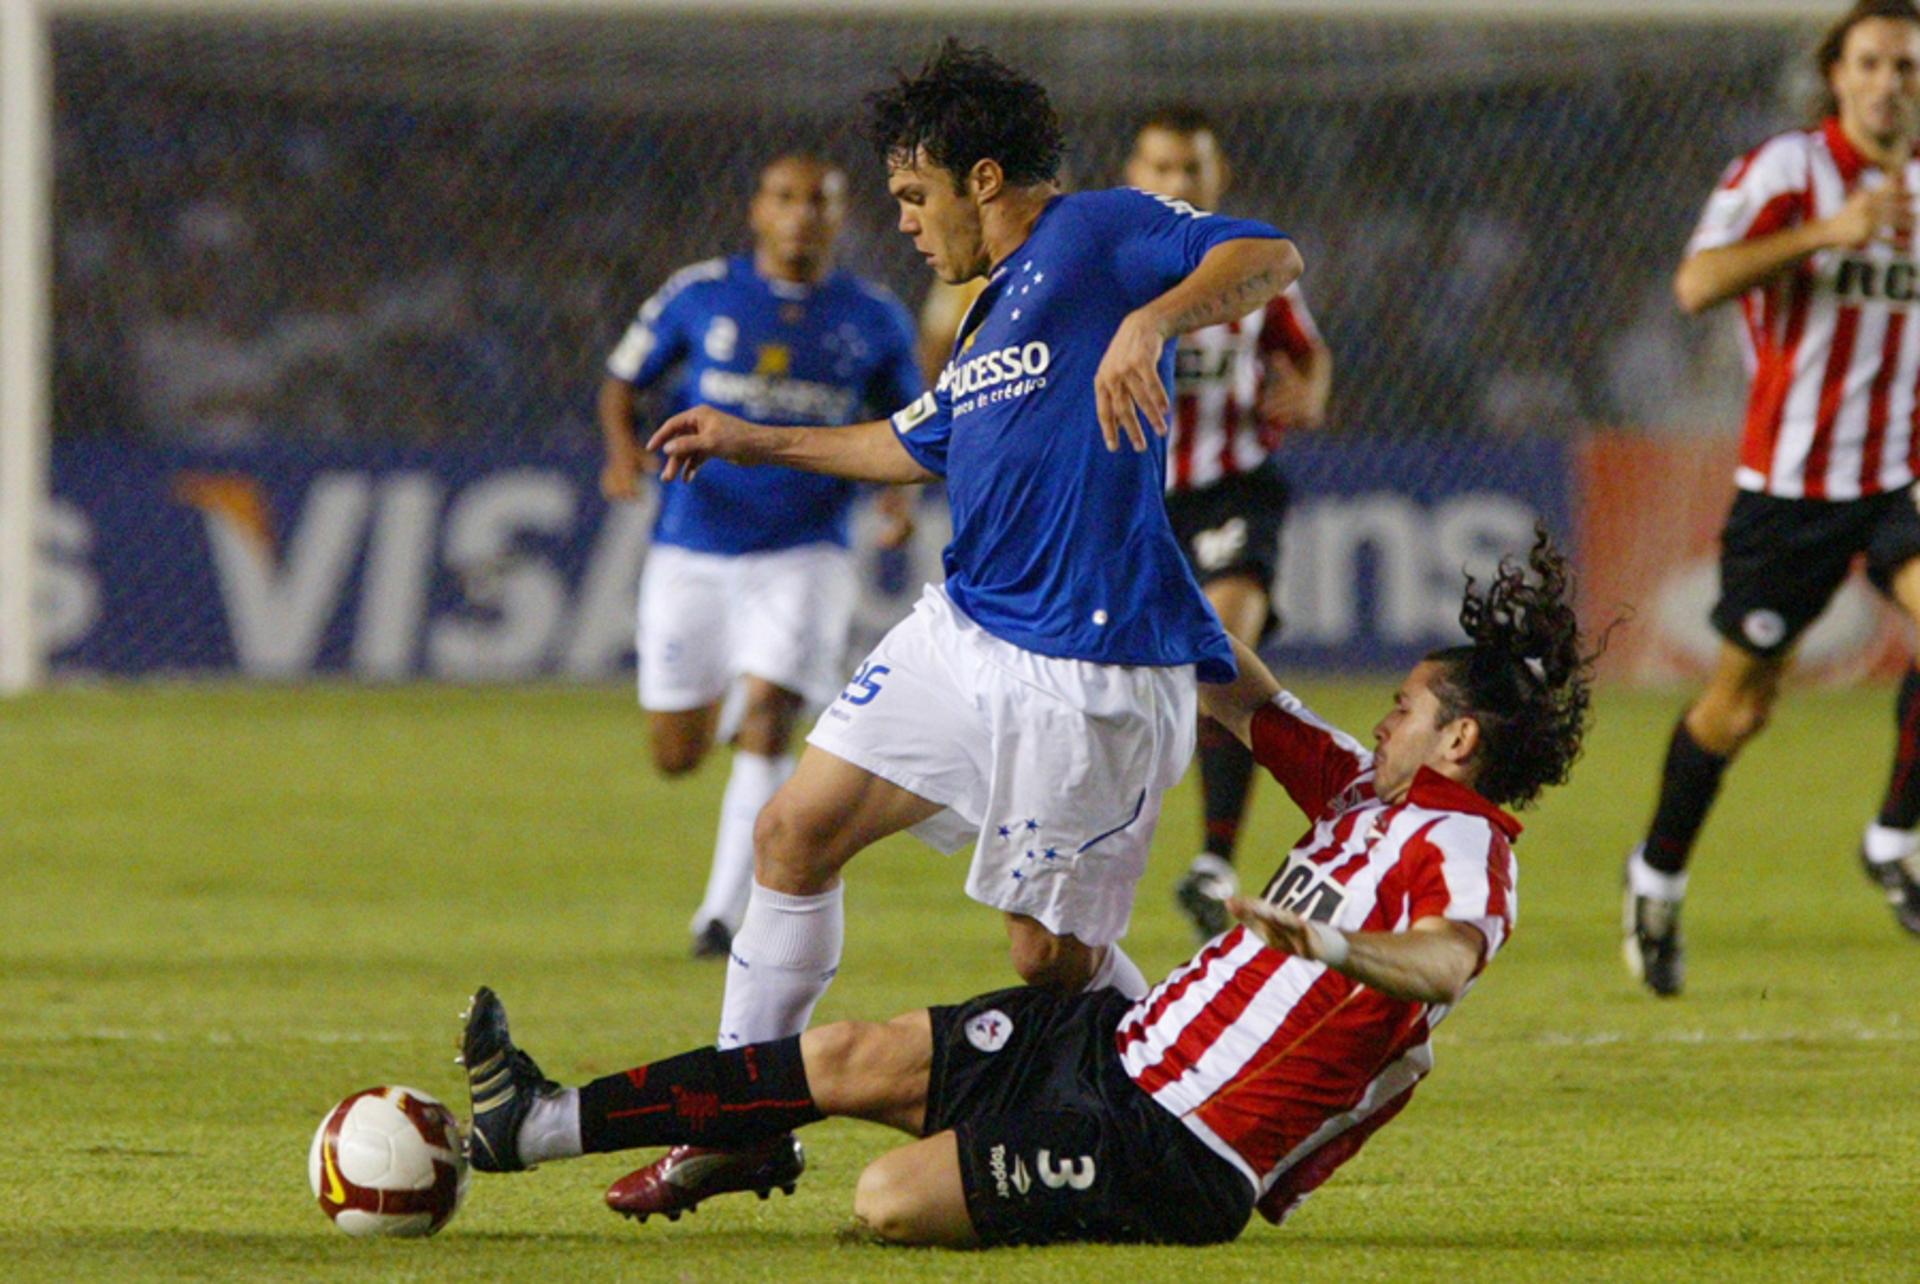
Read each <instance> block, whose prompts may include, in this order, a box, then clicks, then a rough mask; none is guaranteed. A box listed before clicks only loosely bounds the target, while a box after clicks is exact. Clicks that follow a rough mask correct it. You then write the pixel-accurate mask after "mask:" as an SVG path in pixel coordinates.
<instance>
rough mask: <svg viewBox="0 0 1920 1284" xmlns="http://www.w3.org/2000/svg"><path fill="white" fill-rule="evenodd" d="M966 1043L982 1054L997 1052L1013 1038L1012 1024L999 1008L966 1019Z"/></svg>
mask: <svg viewBox="0 0 1920 1284" xmlns="http://www.w3.org/2000/svg"><path fill="white" fill-rule="evenodd" d="M965 1029H966V1032H967V1042H968V1043H971V1044H972V1045H973V1046H974V1047H976V1048H978V1049H980V1051H982V1052H998V1051H1000V1049H1002V1048H1004V1047H1006V1046H1007V1040H1008V1039H1010V1038H1012V1037H1013V1022H1012V1021H1011V1020H1010V1019H1008V1017H1007V1014H1006V1013H1004V1012H1002V1011H1001V1010H1000V1009H999V1008H989V1009H988V1010H987V1011H985V1012H981V1013H978V1014H976V1015H974V1016H970V1017H968V1018H967V1024H966V1026H965Z"/></svg>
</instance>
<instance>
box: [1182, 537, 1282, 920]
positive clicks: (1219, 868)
mask: <svg viewBox="0 0 1920 1284" xmlns="http://www.w3.org/2000/svg"><path fill="white" fill-rule="evenodd" d="M1206 594H1207V601H1208V602H1209V603H1211V604H1212V606H1213V609H1214V613H1215V614H1216V615H1218V616H1219V617H1220V623H1221V624H1223V625H1225V626H1226V630H1227V632H1228V633H1230V634H1232V635H1233V636H1234V637H1235V638H1237V639H1239V640H1240V641H1241V642H1244V643H1246V644H1247V645H1248V646H1249V647H1253V646H1257V645H1258V644H1259V641H1260V637H1261V635H1262V634H1263V633H1264V632H1265V631H1266V627H1267V612H1268V610H1269V608H1270V605H1271V603H1270V602H1269V600H1268V597H1267V588H1266V585H1264V584H1262V583H1261V582H1260V580H1259V578H1258V577H1256V576H1253V575H1238V574H1236V575H1225V576H1222V577H1220V578H1218V579H1214V580H1209V581H1208V582H1207V584H1206ZM1198 756H1199V759H1200V797H1201V803H1202V818H1203V824H1204V826H1205V828H1204V830H1203V832H1202V834H1201V849H1200V854H1199V855H1198V856H1196V857H1194V859H1193V863H1192V864H1191V865H1190V866H1188V868H1187V872H1186V873H1185V874H1184V875H1183V876H1182V877H1181V879H1180V881H1179V882H1178V883H1176V884H1174V888H1173V898H1174V903H1175V904H1177V905H1178V906H1179V907H1180V911H1181V913H1183V914H1185V915H1186V916H1187V918H1188V919H1189V920H1191V921H1192V923H1193V927H1194V931H1195V933H1196V934H1197V935H1198V936H1199V937H1200V939H1201V940H1209V939H1211V938H1213V937H1215V936H1218V935H1219V934H1220V933H1222V932H1224V931H1226V930H1227V928H1229V927H1231V926H1232V925H1233V923H1232V919H1231V918H1230V917H1229V916H1228V914H1227V910H1226V903H1227V898H1228V897H1230V896H1233V895H1234V894H1235V893H1237V892H1238V891H1239V890H1240V879H1239V875H1238V874H1237V873H1236V872H1235V871H1234V867H1233V856H1234V849H1235V847H1236V845H1237V844H1238V842H1239V839H1240V825H1241V822H1242V821H1243V819H1244V818H1245V816H1246V810H1247V796H1248V794H1249V793H1250V792H1251V790H1252V787H1253V752H1252V750H1250V749H1248V748H1247V747H1246V746H1245V745H1243V744H1241V743H1240V741H1239V740H1238V739H1237V738H1236V737H1234V736H1233V735H1231V734H1229V733H1228V732H1227V730H1226V729H1225V728H1224V727H1222V726H1221V725H1220V724H1219V723H1217V722H1215V721H1213V720H1212V719H1211V718H1206V717H1202V718H1201V719H1200V729H1199V737H1198Z"/></svg>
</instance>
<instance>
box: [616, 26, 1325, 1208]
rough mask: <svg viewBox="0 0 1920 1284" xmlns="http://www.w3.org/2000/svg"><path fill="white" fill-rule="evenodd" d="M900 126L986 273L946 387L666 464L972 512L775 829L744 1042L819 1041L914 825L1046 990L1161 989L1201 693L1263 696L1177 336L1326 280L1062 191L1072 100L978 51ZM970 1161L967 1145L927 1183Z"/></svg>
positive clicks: (776, 1152) (779, 1146) (665, 443)
mask: <svg viewBox="0 0 1920 1284" xmlns="http://www.w3.org/2000/svg"><path fill="white" fill-rule="evenodd" d="M872 107H873V113H874V118H875V119H874V125H875V129H874V132H875V136H876V141H877V142H878V144H879V146H880V149H881V152H882V154H883V155H884V157H885V158H886V162H887V166H888V187H889V189H890V191H891V193H892V195H893V196H894V198H895V200H896V202H897V203H898V206H899V212H900V223H899V225H900V230H901V231H902V232H905V233H907V234H908V235H910V236H911V237H912V238H913V242H914V247H915V248H916V249H917V250H919V251H920V253H921V254H922V255H923V256H924V257H925V258H926V259H927V260H928V262H929V263H930V265H931V266H932V268H933V270H934V272H935V273H936V274H937V275H939V276H940V277H941V278H942V279H944V280H946V281H949V282H960V281H965V280H968V279H970V278H974V277H981V276H984V277H986V279H987V285H986V288H985V290H984V291H983V292H982V293H981V295H980V297H979V299H977V300H976V301H975V303H974V305H973V307H972V309H971V310H970V312H969V313H968V316H967V319H966V321H965V323H964V324H963V325H962V327H961V331H960V337H959V339H958V341H957V343H956V344H955V348H954V352H953V355H952V358H951V360H950V361H949V362H948V364H947V366H946V369H945V370H944V371H943V373H942V374H941V376H940V380H939V386H938V388H937V389H936V391H934V392H932V393H930V394H927V395H925V396H922V397H920V398H919V399H917V400H915V401H913V402H912V403H911V404H909V405H907V406H906V407H905V408H904V409H902V410H900V411H899V412H898V413H896V414H895V415H893V416H892V418H891V419H890V420H889V419H880V420H875V421H870V422H866V423H860V424H856V425H854V426H851V427H844V428H821V429H801V430H795V429H790V428H778V429H776V428H766V427H759V426H755V425H753V424H749V423H747V422H745V421H743V420H742V419H740V418H738V417H736V416H733V415H729V414H726V413H724V412H722V411H720V410H718V409H714V408H709V407H701V408H696V409H694V410H690V411H687V412H685V413H683V414H680V415H677V416H675V417H674V418H673V419H671V420H669V421H668V422H667V423H665V424H663V425H662V426H661V428H660V429H659V431H658V432H656V433H655V434H654V437H653V439H652V441H651V443H650V445H651V446H653V447H654V448H655V449H658V450H661V451H662V452H663V453H664V454H665V456H666V464H665V467H664V469H663V476H665V477H666V478H667V479H668V480H669V481H672V480H674V479H679V480H681V481H685V480H687V479H690V478H691V479H694V480H695V482H696V484H697V481H698V479H699V478H701V477H704V476H706V475H707V472H708V470H709V469H713V468H718V467H722V466H723V465H724V464H725V463H727V462H729V461H730V462H731V463H734V464H781V465H785V466H787V467H792V468H799V469H803V470H806V471H809V472H818V473H823V474H827V475H830V476H836V477H847V478H857V479H861V480H866V481H875V482H890V483H896V484H903V483H914V482H924V481H927V480H930V479H932V478H937V477H944V478H945V479H946V482H947V488H948V494H949V497H950V499H951V502H952V506H953V517H954V537H953V543H952V545H951V546H950V547H949V548H948V550H947V553H946V572H947V578H946V582H945V584H944V585H943V586H929V588H928V589H927V591H926V594H925V596H924V597H923V598H922V599H921V601H920V604H919V606H918V607H917V608H916V609H915V611H914V613H913V615H912V616H910V617H909V618H908V619H907V620H905V621H903V622H902V623H901V624H900V625H898V626H897V627H896V628H895V629H894V630H893V631H892V632H891V633H889V634H888V635H887V636H886V637H885V638H884V639H883V640H882V641H881V643H880V644H879V646H878V647H877V648H876V649H875V650H874V652H873V653H872V655H871V656H869V657H868V659H867V661H866V662H865V663H864V664H862V665H861V666H860V668H859V670H858V672H857V673H856V674H855V675H854V677H853V679H852V680H851V681H850V682H849V683H848V684H847V686H846V688H845V690H844V691H842V693H841V695H840V697H839V698H838V699H837V700H836V701H835V702H834V703H833V704H832V705H831V706H830V707H829V708H828V710H827V711H826V713H825V715H824V716H823V717H822V718H821V719H820V721H819V723H818V724H817V725H816V727H815V729H814V731H813V732H812V734H811V736H810V737H809V747H808V749H807V751H806V753H805V754H804V755H803V756H802V758H801V760H800V763H799V766H798V769H797V770H796V771H795V773H794V775H793V777H792V779H790V780H789V781H788V782H787V783H786V784H785V785H784V786H782V788H781V789H780V791H779V793H777V794H776V795H775V796H774V798H773V799H772V801H771V802H769V803H768V805H767V807H766V808H765V810H763V811H762V812H761V814H760V818H759V821H758V823H757V825H756V826H755V857H756V869H755V875H756V877H755V885H754V888H753V892H752V896H751V899H750V900H749V903H748V907H747V913H746V917H745V919H744V921H743V923H742V925H741V928H740V931H739V932H738V934H737V935H736V936H735V938H734V943H733V952H732V957H731V960H730V962H729V966H728V973H727V986H726V997H725V1000H724V1003H723V1006H722V1011H721V1024H720V1040H721V1044H722V1046H723V1047H731V1046H735V1045H738V1044H742V1043H749V1042H753V1041H755V1040H763V1039H773V1038H780V1037H784V1036H788V1035H793V1034H797V1033H799V1032H800V1031H801V1030H802V1029H804V1028H805V1027H806V1023H807V1019H808V1016H809V1014H810V1013H811V1012H812V1010H813V1007H814V1004H815V1003H816V1001H817V1000H818V999H819V997H820V996H821V994H822V993H824V991H825V989H826V986H827V983H828V981H829V980H830V979H831V978H832V976H833V974H834V970H835V968H836V967H837V966H838V963H839V959H840V949H841V938H842V931H843V920H842V912H841V881H840V870H841V867H842V866H843V865H845V864H846V862H847V861H848V860H849V859H851V858H852V857H853V855H854V854H855V853H856V852H859V851H860V850H862V849H863V848H865V847H867V846H869V845H870V844H872V843H874V842H875V841H877V840H879V839H881V838H883V837H886V836H887V835H889V834H892V833H895V832H898V831H900V830H903V829H913V830H914V831H915V832H916V833H918V834H919V835H921V836H922V837H924V838H926V839H928V840H929V841H931V842H933V843H935V844H936V845H938V846H941V847H944V848H947V849H949V850H951V849H954V848H957V847H962V846H966V845H971V846H972V848H973V859H972V866H971V870H970V872H969V874H968V879H967V889H968V892H969V893H970V894H971V895H973V896H974V897H975V898H977V899H979V900H981V901H984V902H985V903H987V904H988V905H991V906H994V907H995V908H998V909H1000V910H1001V911H1003V913H1004V915H1005V919H1006V925H1007V930H1008V933H1009V936H1010V938H1011V944H1012V954H1013V961H1014V966H1015V968H1016V969H1017V970H1018V972H1019V973H1020V975H1021V976H1022V977H1023V978H1024V979H1025V980H1027V981H1028V982H1030V983H1034V984H1041V985H1048V986H1052V987H1055V988H1057V989H1062V990H1073V989H1080V988H1093V987H1099V986H1107V985H1111V986H1114V987H1116V988H1118V989H1120V990H1122V991H1124V992H1126V993H1129V994H1134V995H1138V994H1140V993H1143V992H1144V990H1145V988H1146V987H1145V982H1144V980H1143V978H1142V977H1141V975H1140V971H1139V969H1138V968H1136V967H1135V966H1134V965H1133V964H1132V962H1131V961H1130V960H1128V959H1127V958H1126V956H1125V955H1124V954H1123V953H1122V952H1121V951H1120V949H1119V946H1118V944H1117V942H1118V940H1119V938H1120V936H1121V935H1122V933H1123V932H1124V931H1125V930H1126V926H1127V918H1128V913H1129V911H1130V909H1131V907H1132V903H1133V892H1134V886H1135V883H1136V882H1137V881H1138V879H1139V877H1140V875H1141V873H1142V872H1143V870H1144V869H1145V866H1146V859H1147V850H1148V840H1149V837H1150V835H1151V833H1152V829H1153V825H1154V822H1155V820H1156V818H1157V815H1158V812H1159V807H1160V799H1161V795H1162V794H1163V792H1164V791H1165V790H1166V789H1167V788H1169V787H1170V786H1171V785H1172V784H1173V783H1174V782H1175V781H1176V780H1177V779H1178V777H1179V776H1180V774H1181V772H1182V771H1183V769H1184V768H1185V766H1186V762H1187V759H1188V758H1189V757H1190V756H1191V754H1192V750H1193V737H1194V721H1195V716H1196V715H1195V703H1196V691H1195V686H1194V683H1195V678H1196V675H1197V676H1198V678H1199V679H1201V680H1204V681H1212V682H1220V681H1226V680H1229V679H1231V678H1232V676H1233V673H1234V662H1233V653H1232V650H1231V648H1230V645H1229V643H1228V640H1227V635H1226V634H1225V632H1224V631H1223V630H1222V629H1221V627H1220V622H1219V620H1218V619H1217V617H1216V616H1215V615H1214V613H1213V611H1212V610H1211V609H1210V608H1209V607H1208V605H1207V602H1206V598H1205V597H1204V596H1203V595H1202V594H1201V591H1200V588H1199V586H1198V585H1197V584H1196V583H1195V581H1194V578H1193V575H1192V572H1191V571H1190V570H1189V569H1188V566H1187V563H1186V559H1185V557H1184V556H1183V555H1182V553H1181V550H1180V546H1179V545H1178V543H1177V542H1176V541H1175V540H1174V537H1173V533H1172V530H1171V528H1170V527H1169V525H1168V522H1167V516H1166V506H1165V503H1164V501H1163V500H1162V498H1161V489H1162V486H1163V479H1164V476H1165V458H1164V454H1165V452H1164V446H1163V444H1162V442H1161V441H1160V439H1159V437H1158V436H1157V434H1156V433H1155V431H1154V430H1155V429H1160V430H1164V426H1165V419H1166V415H1167V412H1168V395H1167V388H1168V386H1169V385H1170V382H1171V379H1172V361H1173V351H1172V345H1171V343H1170V340H1171V339H1172V338H1173V337H1174V336H1175V335H1176V334H1179V333H1182V332H1184V331H1187V330H1191V329H1194V328H1197V327H1200V326H1205V325H1210V324H1214V323H1217V322H1220V321H1224V320H1227V319H1229V318H1233V317H1238V316H1243V315H1245V314H1246V313H1247V312H1248V311H1250V310H1252V309H1253V308H1256V307H1258V306H1259V305H1260V304H1262V303H1264V302H1265V301H1266V300H1267V299H1268V298H1270V297H1272V296H1273V295H1276V294H1278V293H1279V292H1280V291H1282V290H1284V289H1286V287H1287V286H1288V285H1290V284H1291V283H1292V282H1293V281H1294V280H1295V279H1296V278H1297V277H1298V276H1299V273H1300V258H1299V255H1298V254H1297V253H1296V252H1295V250H1294V248H1293V245H1292V243H1291V242H1289V241H1287V240H1286V239H1284V238H1283V237H1282V236H1281V235H1280V233H1278V232H1276V231H1274V230H1273V229H1272V228H1270V227H1267V226H1266V225H1264V224H1261V223H1252V222H1244V221H1239V220H1234V219H1227V218H1221V217H1218V216H1215V215H1210V214H1205V213H1202V212H1200V211H1198V210H1195V209H1193V208H1191V207H1189V206H1185V205H1182V204H1180V203H1178V202H1175V201H1168V200H1165V199H1162V198H1158V197H1154V196H1149V195H1147V194H1145V193H1142V192H1138V191H1132V190H1124V191H1104V192H1087V193H1082V194H1076V195H1072V196H1063V195H1062V194H1061V192H1060V189H1059V186H1058V184H1057V182H1056V177H1055V176H1056V174H1057V172H1058V169H1059V163H1060V156H1061V150H1062V140H1061V136H1060V130H1059V124H1058V118H1057V117H1056V116H1055V115H1054V112H1053V109H1052V107H1051V105H1050V104H1049V102H1048V100H1047V96H1046V91H1045V90H1044V89H1042V88H1041V87H1040V86H1039V85H1037V84H1035V83H1033V82H1032V81H1030V80H1026V79H1024V78H1022V77H1021V76H1019V75H1018V74H1017V73H1015V72H1013V71H1011V70H1010V69H1008V68H1007V67H1005V66H1004V65H1002V64H1001V63H999V62H997V61H996V60H994V59H993V58H992V57H991V56H989V55H987V54H985V53H984V52H980V51H975V50H967V49H963V48H961V47H959V46H958V45H956V44H954V43H952V42H949V43H948V44H947V45H946V46H945V47H944V48H943V49H942V50H941V51H940V53H939V54H938V55H937V56H936V57H935V58H934V59H933V61H931V62H930V63H929V64H928V65H927V66H926V67H925V68H923V69H922V70H921V72H920V73H919V74H918V75H917V76H915V77H913V78H911V79H903V80H902V81H901V82H900V83H899V84H898V85H896V86H895V87H894V88H893V89H891V90H888V91H886V92H884V93H882V94H879V95H876V96H875V98H874V99H873V101H872ZM993 1037H995V1036H994V1035H993V1032H992V1031H983V1032H982V1034H981V1038H983V1039H987V1040H989V1041H991V1039H992V1038H993ZM929 1144H931V1143H929ZM957 1162H958V1160H957V1158H956V1157H955V1155H954V1153H953V1152H952V1148H951V1146H950V1145H949V1146H948V1148H947V1150H946V1151H945V1152H943V1153H941V1154H937V1155H929V1156H927V1163H928V1167H927V1169H926V1171H927V1172H928V1173H929V1174H944V1173H945V1171H946V1168H944V1167H943V1165H945V1166H948V1167H950V1166H952V1165H955V1164H957ZM799 1166H800V1163H799V1154H798V1148H797V1144H796V1143H795V1142H794V1141H793V1140H792V1138H791V1137H788V1138H784V1139H780V1140H777V1141H774V1142H769V1143H765V1144H763V1145H762V1146H760V1147H758V1148H757V1149H755V1150H752V1151H746V1152H736V1153H734V1154H731V1155H722V1154H717V1153H714V1152H704V1153H703V1152H699V1151H691V1150H686V1149H681V1150H676V1151H674V1152H672V1153H670V1154H669V1155H668V1156H667V1157H666V1158H664V1159H662V1160H660V1161H657V1162H656V1163H655V1164H653V1165H650V1166H649V1167H647V1168H645V1169H642V1170H640V1171H639V1172H636V1173H634V1174H631V1175H630V1176H628V1177H626V1178H623V1179H622V1180H621V1181H620V1182H617V1183H615V1185H614V1187H613V1189H612V1190H610V1191H609V1192H608V1200H609V1202H610V1203H611V1204H612V1205H613V1206H614V1207H615V1209H616V1210H618V1211H621V1212H625V1213H629V1214H634V1215H639V1214H643V1213H645V1214H651V1213H653V1212H673V1213H677V1212H679V1211H680V1210H683V1209H685V1208H687V1207H690V1206H692V1205H693V1204H695V1203H697V1202H699V1200H701V1199H703V1198H706V1197H707V1196H709V1195H713V1194H717V1193H720V1192H722V1191H727V1190H741V1189H755V1190H765V1189H769V1188H771V1187H775V1186H787V1185H790V1184H791V1182H792V1181H793V1178H794V1176H795V1175H796V1174H797V1173H798V1171H799Z"/></svg>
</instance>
